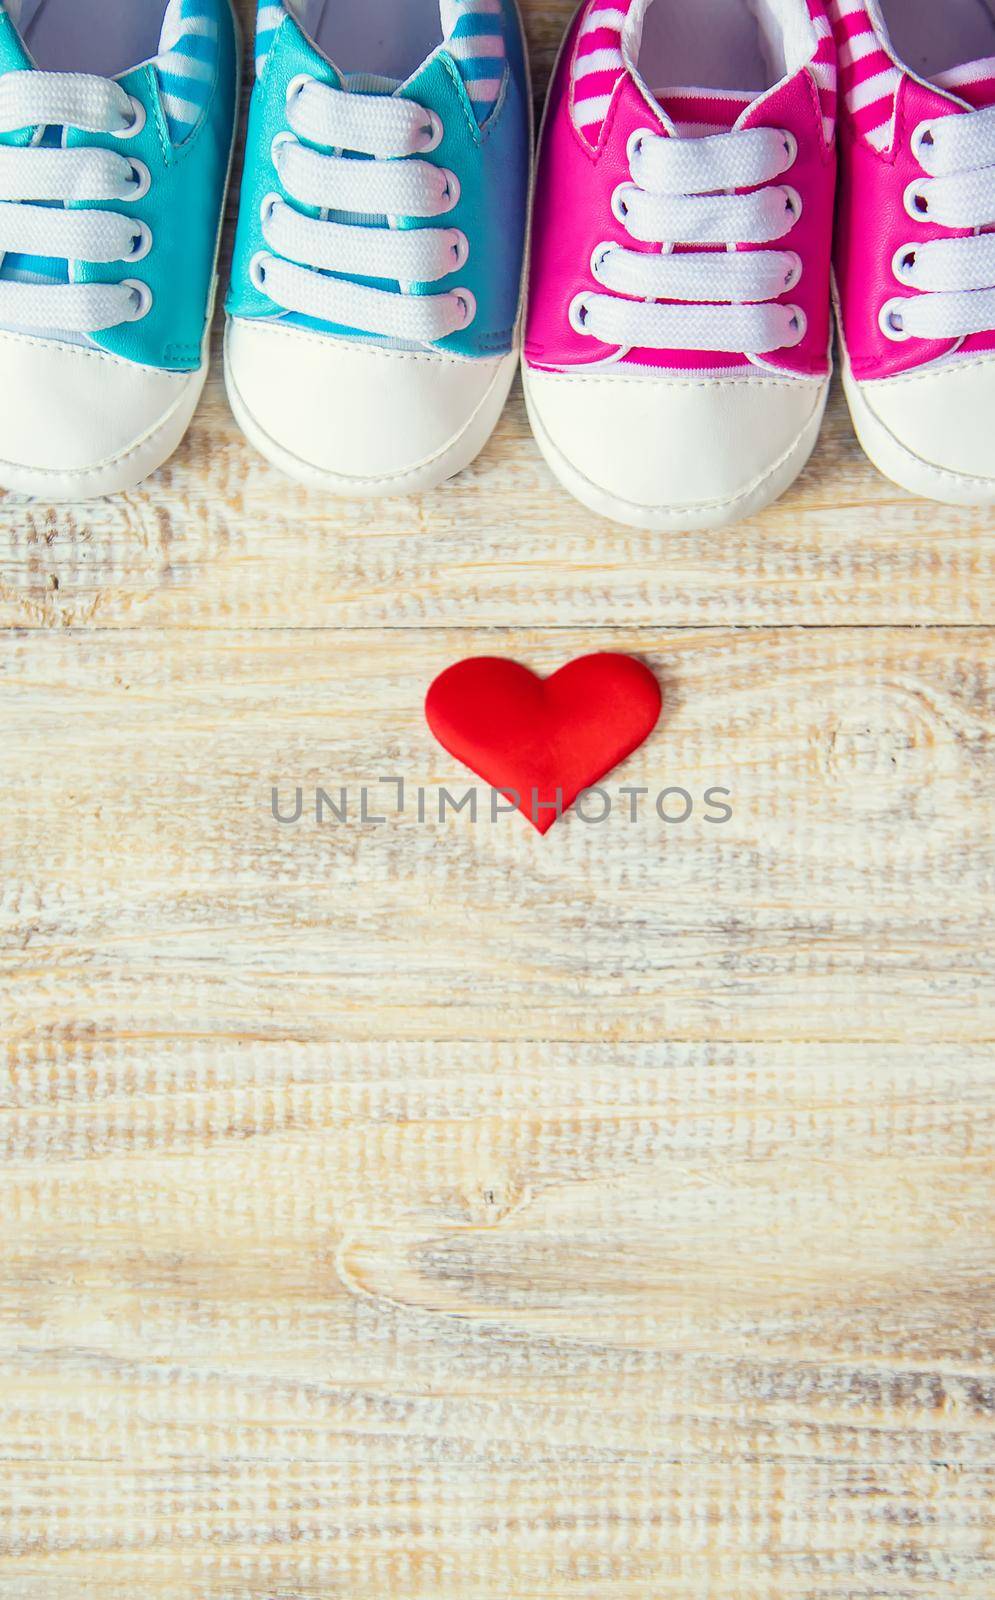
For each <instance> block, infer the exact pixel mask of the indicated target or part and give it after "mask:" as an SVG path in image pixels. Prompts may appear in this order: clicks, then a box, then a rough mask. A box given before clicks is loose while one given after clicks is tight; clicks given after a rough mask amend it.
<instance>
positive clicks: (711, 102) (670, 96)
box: [656, 89, 757, 139]
mask: <svg viewBox="0 0 995 1600" xmlns="http://www.w3.org/2000/svg"><path fill="white" fill-rule="evenodd" d="M656 98H657V100H658V102H659V104H660V106H661V108H662V109H663V111H664V112H665V114H666V115H667V116H668V117H669V118H670V121H671V122H672V123H673V125H674V129H675V131H676V132H677V133H678V134H679V135H680V137H681V138H682V139H704V138H707V136H708V135H709V134H713V133H730V132H731V131H732V129H733V128H734V127H735V126H736V123H737V122H738V121H739V119H740V117H741V116H742V115H743V113H744V112H745V111H748V110H749V108H750V106H751V105H752V104H753V102H754V100H755V99H756V98H757V97H756V95H752V94H747V93H746V92H745V90H744V91H743V92H742V93H736V92H735V91H734V90H730V89H663V90H661V91H660V92H659V93H658V94H657V97H656Z"/></svg>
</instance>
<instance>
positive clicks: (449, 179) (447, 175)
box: [438, 167, 463, 216]
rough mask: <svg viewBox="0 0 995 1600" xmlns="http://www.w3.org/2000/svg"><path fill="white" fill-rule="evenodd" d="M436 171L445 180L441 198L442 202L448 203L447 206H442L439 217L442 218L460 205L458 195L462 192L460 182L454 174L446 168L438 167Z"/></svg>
mask: <svg viewBox="0 0 995 1600" xmlns="http://www.w3.org/2000/svg"><path fill="white" fill-rule="evenodd" d="M438 171H439V172H440V173H441V174H442V176H443V178H444V179H445V188H444V189H443V191H442V198H443V200H447V201H448V202H449V203H448V205H446V206H443V208H442V212H441V213H440V215H443V216H444V215H445V213H446V212H447V211H455V210H456V207H457V206H458V205H459V203H460V195H461V194H462V193H463V190H462V188H461V187H460V181H459V179H458V178H457V176H456V174H455V172H450V170H449V168H448V167H439V168H438Z"/></svg>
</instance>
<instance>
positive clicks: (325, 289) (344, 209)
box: [252, 78, 476, 344]
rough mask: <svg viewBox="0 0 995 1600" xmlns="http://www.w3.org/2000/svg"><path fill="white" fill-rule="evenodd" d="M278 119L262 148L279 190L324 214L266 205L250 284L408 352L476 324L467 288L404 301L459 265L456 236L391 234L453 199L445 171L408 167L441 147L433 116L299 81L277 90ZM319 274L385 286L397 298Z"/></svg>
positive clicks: (465, 250)
mask: <svg viewBox="0 0 995 1600" xmlns="http://www.w3.org/2000/svg"><path fill="white" fill-rule="evenodd" d="M287 117H288V121H289V123H290V128H291V130H292V131H291V132H290V133H287V134H283V135H278V137H277V139H276V140H275V141H274V146H273V159H274V162H275V165H276V169H277V172H278V174H279V177H280V182H281V184H282V185H283V188H284V190H285V191H286V193H287V194H288V195H289V196H290V199H291V200H296V201H297V202H298V203H299V204H300V205H303V206H309V207H312V208H316V209H318V210H320V211H321V212H322V213H323V215H322V216H321V217H320V218H312V217H307V216H303V215H302V214H301V213H300V212H299V211H297V210H296V209H295V207H294V206H293V205H290V204H288V202H287V201H286V200H285V199H284V198H283V196H282V195H278V194H272V195H268V196H267V198H266V201H265V203H264V206H263V237H264V238H265V240H266V244H267V245H268V247H269V251H268V252H261V253H260V254H259V255H257V256H256V257H255V259H254V261H253V263H252V277H253V281H254V283H255V284H256V286H257V287H258V288H259V289H261V290H262V292H263V293H264V294H266V295H267V296H268V298H269V299H270V300H272V301H273V302H274V303H275V304H276V305H278V306H281V307H282V308H283V309H284V310H285V311H293V312H296V313H298V314H300V315H303V316H309V317H314V318H316V319H317V320H319V321H321V322H328V323H333V324H337V325H338V326H340V327H347V328H356V329H359V330H360V331H362V332H364V333H370V334H375V335H379V336H382V337H384V338H389V339H400V340H404V341H405V342H410V343H412V344H434V343H435V342H436V341H437V340H439V339H444V338H446V337H447V336H448V335H449V334H452V333H456V332H458V331H459V330H460V329H462V328H465V327H467V326H468V325H469V324H470V323H471V322H472V321H473V318H474V316H475V315H476V303H475V301H474V298H473V296H472V294H470V292H469V291H468V290H464V289H454V290H452V291H451V292H450V293H448V294H426V293H417V294H416V293H412V292H411V291H412V290H413V289H414V288H415V287H416V286H417V287H419V288H423V287H424V286H426V285H430V284H433V283H438V282H439V281H440V280H441V279H443V278H446V277H448V276H449V275H450V273H453V272H457V271H459V269H460V268H461V267H462V266H464V265H465V263H466V260H467V258H468V256H469V252H470V246H469V241H468V240H467V238H466V235H465V234H464V233H462V232H461V231H460V230H459V229H458V228H440V227H417V226H415V227H411V226H404V227H401V226H399V223H400V222H401V221H403V222H404V223H405V224H410V223H411V222H412V221H414V222H418V221H422V220H424V221H428V220H429V219H432V218H436V217H442V216H445V215H446V214H447V212H450V211H452V209H453V208H454V206H455V205H456V204H457V202H458V200H459V182H458V180H457V178H456V176H455V174H454V173H452V172H449V171H447V170H446V169H445V168H443V167H437V166H434V165H433V164H432V162H430V161H424V160H420V159H419V157H421V156H423V155H425V154H426V153H427V152H428V151H430V150H434V149H435V148H436V147H437V146H438V144H439V143H440V141H441V139H442V128H441V126H440V124H439V121H438V119H437V118H436V117H435V115H434V113H432V112H429V111H425V110H423V109H422V108H421V107H420V106H417V105H415V104H414V103H413V102H412V101H410V100H398V99H396V98H394V97H393V96H390V95H374V94H351V93H349V92H347V91H346V90H342V89H333V88H331V87H329V86H328V85H326V84H322V83H318V82H317V81H316V80H315V79H313V78H301V79H297V80H295V82H294V83H292V84H291V86H290V89H289V90H288V94H287ZM301 139H305V140H307V145H304V144H301V143H300V140H301ZM314 145H318V146H321V149H313V148H310V147H311V146H314ZM343 151H348V152H350V154H349V155H343V154H342V152H343ZM326 152H327V153H326ZM363 156H365V157H367V158H368V159H366V160H357V159H356V157H363ZM329 212H335V213H339V214H342V213H345V214H350V213H351V214H355V213H360V214H361V215H364V216H369V217H371V218H372V217H376V218H381V217H382V218H386V220H387V223H388V226H387V227H386V228H383V227H372V226H364V225H363V224H361V223H356V222H337V221H334V220H332V219H331V218H329V216H328V213H329ZM330 272H334V273H345V274H351V275H354V276H355V277H365V278H384V279H388V280H390V281H396V282H397V283H399V284H400V289H401V292H400V293H397V292H394V291H391V290H386V289H374V288H371V287H370V286H369V285H366V284H358V283H351V282H349V281H348V278H339V277H336V278H331V277H328V276H326V274H327V273H330Z"/></svg>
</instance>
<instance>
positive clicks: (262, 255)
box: [249, 250, 273, 294]
mask: <svg viewBox="0 0 995 1600" xmlns="http://www.w3.org/2000/svg"><path fill="white" fill-rule="evenodd" d="M272 259H273V257H272V256H271V255H269V254H267V252H266V251H265V250H257V251H256V253H255V255H254V256H253V258H252V260H251V261H250V262H249V282H250V283H251V284H252V287H253V288H254V289H258V290H259V293H260V294H267V293H268V292H269V291H268V290H267V288H266V268H267V266H268V265H269V263H270V262H271V261H272Z"/></svg>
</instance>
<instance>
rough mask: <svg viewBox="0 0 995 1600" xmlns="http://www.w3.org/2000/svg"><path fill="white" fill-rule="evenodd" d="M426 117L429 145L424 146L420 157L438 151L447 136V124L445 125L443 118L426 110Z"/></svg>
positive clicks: (420, 151)
mask: <svg viewBox="0 0 995 1600" xmlns="http://www.w3.org/2000/svg"><path fill="white" fill-rule="evenodd" d="M425 116H426V119H427V120H426V123H425V132H426V134H427V135H428V143H427V144H423V145H422V147H421V149H420V150H419V152H418V154H419V155H428V154H429V153H430V152H431V151H432V150H438V148H439V146H440V144H441V143H442V141H443V139H444V138H445V136H446V128H445V124H444V123H443V120H442V118H441V117H440V116H438V115H437V114H436V112H434V111H432V110H426V111H425Z"/></svg>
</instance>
